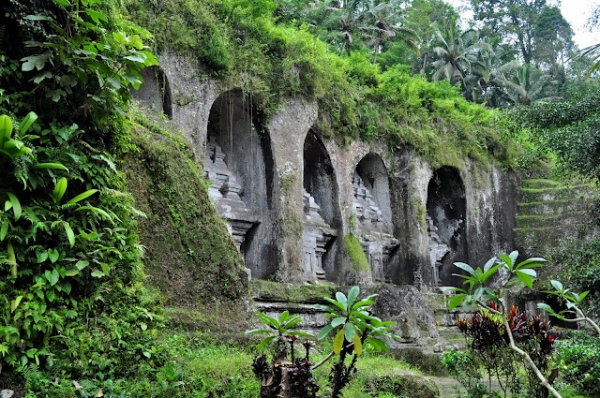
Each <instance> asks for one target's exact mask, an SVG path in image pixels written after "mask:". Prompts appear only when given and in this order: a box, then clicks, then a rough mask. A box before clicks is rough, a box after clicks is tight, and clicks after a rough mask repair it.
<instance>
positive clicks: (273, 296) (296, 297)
mask: <svg viewBox="0 0 600 398" xmlns="http://www.w3.org/2000/svg"><path fill="white" fill-rule="evenodd" d="M336 291H337V290H336V287H335V285H333V284H329V283H325V284H318V285H303V286H294V285H290V284H286V283H278V282H271V281H264V280H258V279H255V280H252V281H251V282H250V297H252V298H253V299H254V300H258V301H270V302H286V303H304V304H315V303H322V302H324V300H323V297H325V296H327V297H331V296H333V295H334V294H335V292H336Z"/></svg>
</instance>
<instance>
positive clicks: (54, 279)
mask: <svg viewBox="0 0 600 398" xmlns="http://www.w3.org/2000/svg"><path fill="white" fill-rule="evenodd" d="M44 275H45V276H46V279H48V282H50V286H54V285H56V284H57V283H58V280H59V279H60V275H59V273H58V271H57V270H56V269H53V270H52V271H46V272H45V274H44Z"/></svg>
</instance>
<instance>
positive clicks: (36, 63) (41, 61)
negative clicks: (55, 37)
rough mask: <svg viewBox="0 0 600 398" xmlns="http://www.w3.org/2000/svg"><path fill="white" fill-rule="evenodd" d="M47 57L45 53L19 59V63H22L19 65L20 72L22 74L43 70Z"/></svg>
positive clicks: (47, 54)
mask: <svg viewBox="0 0 600 398" xmlns="http://www.w3.org/2000/svg"><path fill="white" fill-rule="evenodd" d="M49 56H50V54H49V53H45V54H38V55H30V56H29V57H24V58H21V61H22V62H23V64H22V65H21V70H22V71H23V72H29V71H32V70H34V69H37V70H38V71H40V70H42V69H43V68H44V65H46V61H48V58H49Z"/></svg>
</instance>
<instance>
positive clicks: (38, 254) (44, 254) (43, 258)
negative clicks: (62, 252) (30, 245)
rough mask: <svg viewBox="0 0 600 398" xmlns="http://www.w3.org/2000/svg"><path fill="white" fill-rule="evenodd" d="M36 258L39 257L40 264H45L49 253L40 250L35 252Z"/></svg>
mask: <svg viewBox="0 0 600 398" xmlns="http://www.w3.org/2000/svg"><path fill="white" fill-rule="evenodd" d="M35 256H36V257H37V262H38V263H43V262H44V261H46V260H47V259H48V251H47V250H44V249H42V248H39V249H37V250H36V251H35Z"/></svg>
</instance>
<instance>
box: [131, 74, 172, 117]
mask: <svg viewBox="0 0 600 398" xmlns="http://www.w3.org/2000/svg"><path fill="white" fill-rule="evenodd" d="M140 74H141V76H142V78H143V79H144V82H143V83H142V84H141V86H140V88H139V89H138V90H133V91H132V96H133V98H135V99H136V100H138V101H140V102H141V103H142V104H144V105H145V106H146V107H148V108H149V109H151V110H154V111H156V112H158V113H162V114H164V115H166V116H167V117H168V118H169V119H172V118H173V101H172V100H171V86H170V85H169V79H168V78H167V75H166V74H165V72H164V71H163V70H162V69H161V68H159V67H158V66H151V67H149V68H146V69H144V70H142V71H141V73H140Z"/></svg>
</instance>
